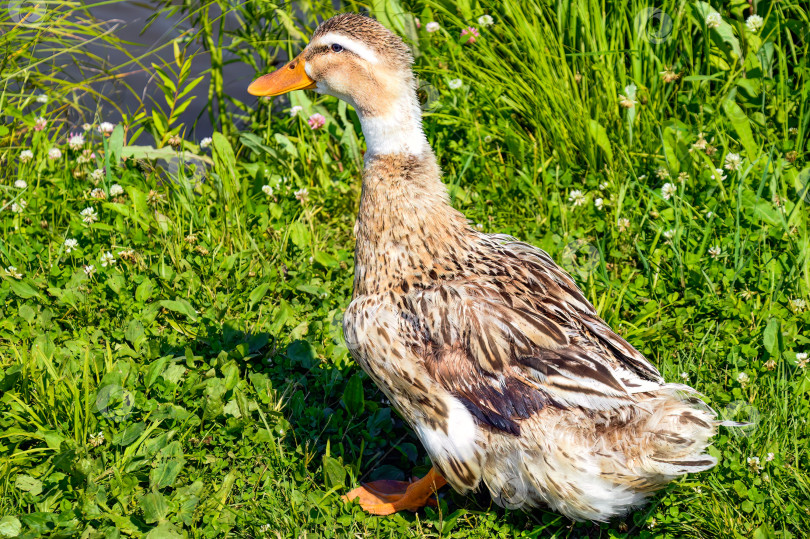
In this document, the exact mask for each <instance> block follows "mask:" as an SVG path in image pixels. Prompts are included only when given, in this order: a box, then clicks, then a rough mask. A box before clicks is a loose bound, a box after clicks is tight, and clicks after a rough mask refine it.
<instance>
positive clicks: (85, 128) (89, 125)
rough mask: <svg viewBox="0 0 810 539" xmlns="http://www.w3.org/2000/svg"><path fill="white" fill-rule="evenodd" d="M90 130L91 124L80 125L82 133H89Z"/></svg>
mask: <svg viewBox="0 0 810 539" xmlns="http://www.w3.org/2000/svg"><path fill="white" fill-rule="evenodd" d="M91 129H93V126H92V125H91V124H87V123H85V124H82V131H90V130H91Z"/></svg>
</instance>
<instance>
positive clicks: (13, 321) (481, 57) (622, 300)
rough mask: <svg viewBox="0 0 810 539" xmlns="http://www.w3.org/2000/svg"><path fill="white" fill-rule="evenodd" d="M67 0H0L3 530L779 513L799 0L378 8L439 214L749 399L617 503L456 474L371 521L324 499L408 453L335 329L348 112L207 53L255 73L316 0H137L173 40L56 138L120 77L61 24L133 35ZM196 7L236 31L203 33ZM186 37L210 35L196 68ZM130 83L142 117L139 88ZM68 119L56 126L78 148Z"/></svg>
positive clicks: (347, 228) (794, 356) (786, 524)
mask: <svg viewBox="0 0 810 539" xmlns="http://www.w3.org/2000/svg"><path fill="white" fill-rule="evenodd" d="M61 5H62V6H63V7H58V8H57V7H54V8H53V10H52V12H49V13H51V15H49V17H50V18H48V19H46V20H45V21H44V22H43V23H42V24H40V25H38V26H20V25H18V24H17V23H16V22H13V20H12V18H11V17H12V15H10V14H8V13H7V12H0V24H2V25H4V26H3V28H4V29H5V30H6V31H4V32H0V44H2V45H3V47H4V49H5V50H6V51H19V52H18V53H16V55H15V54H6V56H5V57H4V59H3V60H0V62H5V63H4V64H2V65H3V68H2V70H1V72H2V75H0V81H2V83H3V88H4V91H3V93H2V94H0V108H1V109H2V114H3V115H4V126H0V144H2V146H0V156H3V158H4V162H3V172H4V174H3V176H2V180H0V208H2V211H0V268H2V269H0V392H2V394H1V395H0V455H2V458H0V536H15V535H16V534H18V533H24V534H27V535H25V536H30V537H35V536H48V535H58V534H61V536H77V535H81V534H82V533H86V534H87V536H91V537H92V536H96V535H94V534H98V535H105V536H118V535H117V534H122V533H123V534H124V535H131V536H142V535H146V534H152V535H151V536H153V537H176V536H183V535H184V534H185V535H186V536H190V537H201V536H222V535H228V534H230V535H239V536H265V535H267V536H271V537H273V536H280V537H301V536H303V534H305V533H306V534H308V535H307V536H308V537H310V536H318V537H320V536H324V537H335V536H337V537H344V536H361V537H378V536H379V537H390V536H393V537H403V536H408V537H494V536H504V537H515V536H527V537H545V536H547V535H551V536H555V537H636V536H646V537H653V536H662V537H663V536H667V537H718V536H722V537H752V536H753V537H762V538H768V537H784V538H787V537H801V536H805V535H807V533H808V529H810V515H808V512H807V506H808V498H809V496H808V491H809V490H810V485H809V484H808V475H807V471H806V470H807V467H808V464H810V463H808V456H807V443H808V434H809V433H808V426H807V421H806V418H807V416H808V412H810V401H809V400H808V399H809V395H810V374H808V373H809V372H810V366H808V365H807V364H806V356H802V354H803V353H807V352H810V339H808V338H807V336H806V335H805V333H806V331H807V326H808V323H810V311H809V310H808V301H810V260H808V256H807V253H808V252H810V241H808V240H809V236H808V227H807V225H808V222H807V221H808V220H807V215H808V212H807V202H808V200H810V197H808V196H807V184H808V180H809V179H810V169H808V164H807V156H808V132H810V111H808V109H807V103H808V97H810V96H808V92H810V84H808V81H807V77H808V73H809V72H808V69H807V68H808V65H807V53H808V47H810V45H808V34H807V32H806V28H807V27H808V13H807V11H806V8H804V7H802V5H801V4H799V3H798V2H781V3H771V4H768V3H759V4H758V5H757V12H758V13H759V14H760V15H762V16H763V18H764V21H763V22H764V24H763V26H762V28H761V29H759V30H758V31H757V32H751V31H750V29H749V28H747V26H746V19H747V18H748V16H749V15H750V14H749V12H748V9H749V7H748V4H747V3H743V4H736V3H729V4H723V5H719V4H715V5H714V8H713V9H715V10H717V11H718V13H720V15H721V17H722V20H723V21H724V23H723V24H724V26H718V27H715V28H708V27H707V25H706V16H707V15H708V12H707V10H708V9H709V8H708V5H707V4H701V3H694V2H665V3H664V4H663V5H661V6H660V7H659V9H661V10H662V13H664V14H666V15H667V17H669V18H670V20H671V22H672V25H671V31H670V32H669V33H666V32H664V30H666V28H670V27H659V26H655V27H653V29H652V30H650V29H649V28H647V27H644V26H643V25H642V27H641V30H643V33H639V32H640V27H639V25H638V22H637V21H638V19H637V17H638V14H639V13H640V12H642V11H643V9H642V8H644V7H646V5H641V4H636V3H630V4H621V5H618V4H617V5H609V4H600V3H598V2H593V1H591V0H572V1H570V2H563V1H560V2H556V1H555V2H546V1H537V2H533V3H531V2H530V3H524V2H520V3H518V2H512V1H504V2H498V3H477V2H449V1H446V2H445V1H437V0H428V1H424V2H405V3H404V5H400V4H399V3H397V2H387V3H384V5H382V4H381V5H376V4H375V6H374V7H373V9H374V10H376V11H374V13H375V14H376V15H377V16H378V17H379V18H380V19H381V20H383V21H385V22H386V23H387V24H389V25H391V26H392V27H394V28H396V29H397V31H399V32H400V33H402V34H403V35H405V36H406V37H407V38H408V39H410V40H412V42H413V45H414V47H415V49H416V50H418V51H419V53H420V55H419V57H418V59H417V64H416V69H417V72H418V75H419V78H420V94H422V95H423V96H424V98H425V127H426V130H427V133H428V136H429V139H430V140H431V142H432V144H433V147H434V148H435V149H436V152H437V154H438V156H439V159H440V162H441V166H442V168H443V170H444V181H445V182H446V183H447V184H448V186H449V188H450V192H451V196H452V200H453V203H454V205H455V206H456V207H458V208H460V209H461V210H463V211H464V212H465V213H466V214H467V216H468V217H469V218H470V219H471V220H472V221H473V223H476V224H478V225H479V226H480V228H482V229H483V230H484V231H487V232H501V233H508V234H512V235H515V236H517V237H519V238H521V239H524V240H526V241H529V242H531V243H533V244H535V245H538V246H540V247H542V248H543V249H545V250H546V251H548V252H549V253H550V254H551V256H552V257H553V258H554V259H555V260H557V261H559V262H560V263H561V264H562V265H563V266H564V267H566V269H568V270H569V271H570V272H571V273H572V274H573V275H574V277H575V279H576V280H577V281H578V283H579V284H580V286H581V287H582V289H583V291H584V293H585V294H586V296H587V297H588V298H589V299H590V300H591V302H592V303H593V304H594V305H595V306H596V308H597V309H598V311H599V312H600V314H601V315H602V316H603V317H604V318H605V320H607V321H608V323H609V324H611V325H612V326H613V327H614V328H615V329H617V331H619V332H620V333H621V334H622V335H623V336H625V337H626V338H627V339H628V340H629V341H630V342H631V343H632V344H633V345H634V346H636V347H637V348H638V349H639V350H641V351H642V352H643V353H644V354H645V355H647V357H648V358H649V359H650V360H651V361H652V362H653V363H654V364H655V365H656V366H657V367H658V368H659V369H660V370H661V372H662V373H663V375H664V376H665V378H666V379H667V380H668V381H673V382H676V381H684V382H685V383H688V384H690V385H692V386H694V387H696V388H697V389H698V390H700V391H702V392H703V393H704V394H705V395H706V399H707V401H708V402H709V403H710V404H711V405H712V406H713V407H714V408H715V409H717V410H718V412H719V413H720V414H721V416H722V417H724V418H726V419H735V420H743V421H750V422H751V423H752V426H751V427H746V428H744V429H739V430H730V429H722V430H721V432H720V435H719V436H718V437H717V439H716V441H715V444H714V449H712V451H713V452H714V454H715V455H716V456H717V457H719V459H720V464H719V465H718V466H717V467H716V468H715V469H714V470H712V471H710V472H705V473H702V474H697V475H692V476H688V477H686V478H685V479H684V480H682V481H680V482H678V483H675V484H673V485H672V486H671V487H670V488H668V489H667V490H665V491H664V492H662V493H661V494H660V495H658V496H657V497H656V498H655V499H654V501H653V503H652V504H650V505H649V506H647V507H643V508H641V509H639V510H638V511H636V512H635V513H633V514H631V515H629V516H627V517H626V518H623V519H615V520H614V521H611V522H610V523H608V524H604V525H593V524H590V523H580V524H575V525H573V526H572V525H571V523H570V522H569V521H567V520H566V519H564V518H561V517H559V515H556V514H554V513H552V512H549V511H543V510H537V511H534V512H532V513H522V512H510V511H504V510H502V509H498V508H496V507H495V506H493V505H492V504H491V502H490V500H489V498H488V497H487V496H486V495H483V494H481V495H478V496H472V497H461V496H458V495H455V494H452V493H450V492H447V493H446V494H445V495H444V496H443V498H442V500H441V505H440V507H439V508H438V509H437V510H433V509H430V508H428V509H426V510H425V511H423V512H421V513H418V514H416V515H414V514H404V515H397V516H393V517H390V518H376V517H367V516H365V515H363V514H362V512H361V511H360V510H359V509H358V508H357V507H354V506H345V505H344V504H343V503H342V502H341V501H340V499H339V495H340V494H342V493H344V492H345V491H346V490H347V489H348V488H350V487H351V486H353V485H355V484H356V482H357V481H358V480H359V479H360V478H363V479H364V480H365V479H369V478H380V477H386V478H395V479H396V478H399V479H403V478H406V477H410V476H411V474H412V473H414V471H416V472H420V471H424V469H426V467H427V466H428V464H429V462H428V460H427V457H426V454H425V452H424V450H423V449H422V448H421V446H420V445H419V443H418V441H417V439H416V438H415V436H414V435H413V434H412V433H411V432H410V431H409V429H408V428H407V427H406V426H405V425H404V424H403V423H402V421H401V420H400V419H399V418H398V416H397V414H396V413H395V412H394V411H393V410H392V409H391V408H390V405H389V404H388V403H387V401H385V400H384V398H383V395H382V394H381V393H380V392H379V391H378V390H377V388H375V387H374V385H373V383H372V382H371V381H370V380H369V379H368V378H367V377H366V376H365V375H364V374H363V373H362V372H361V371H360V369H359V368H358V366H357V365H356V364H355V363H354V362H353V361H352V360H351V359H350V358H349V356H348V353H347V350H346V347H345V345H344V344H343V341H342V337H341V331H340V327H341V319H342V312H343V309H345V307H346V305H347V304H348V302H349V300H350V295H351V287H352V272H353V257H352V252H353V241H354V240H353V234H352V230H353V226H354V216H355V213H356V205H357V197H358V193H359V182H358V177H359V174H360V169H361V167H362V144H363V143H362V137H361V135H360V130H359V122H358V121H357V118H356V116H355V114H354V112H353V111H351V110H350V109H349V108H348V107H347V106H346V105H345V104H343V103H339V102H337V101H336V100H334V99H332V98H323V97H315V96H313V95H311V94H305V93H303V92H296V93H294V94H292V95H291V96H289V102H287V101H286V100H280V101H278V102H277V103H276V104H275V106H272V107H271V106H270V105H269V104H268V103H266V102H264V101H260V102H249V103H240V102H237V100H235V98H232V97H229V96H224V95H222V89H223V86H222V85H223V80H222V78H221V75H220V76H219V77H218V76H217V73H219V72H221V68H222V65H223V62H225V61H226V60H225V58H227V57H229V56H228V55H227V54H226V52H230V53H233V54H234V55H235V56H236V57H237V58H239V61H242V62H245V63H247V64H249V65H252V66H255V68H256V70H257V72H263V71H265V70H269V69H272V67H271V66H269V65H268V64H272V63H273V62H275V61H276V60H277V59H279V58H280V57H282V55H283V54H287V55H289V54H295V53H296V52H297V51H298V50H300V48H301V47H302V46H303V45H304V41H305V39H306V38H307V36H308V35H309V33H310V32H311V30H312V28H313V27H314V25H315V24H316V23H317V21H318V20H319V17H321V18H322V17H323V16H328V15H329V14H331V13H332V11H331V7H330V6H324V5H320V4H309V3H306V2H304V3H301V4H300V5H299V7H300V9H298V10H296V11H291V10H290V8H289V6H275V5H271V4H268V3H266V2H254V1H249V2H244V3H240V4H238V5H236V6H234V5H231V4H230V3H227V2H216V3H206V4H203V5H202V6H201V5H200V4H198V3H192V2H183V3H173V5H172V6H169V4H168V3H166V4H162V5H163V6H164V8H165V9H166V10H169V11H171V12H174V11H176V12H177V16H178V17H180V18H185V23H188V24H190V26H191V27H192V28H194V29H195V32H196V33H195V34H193V35H187V36H184V38H183V40H179V41H178V42H177V43H175V44H173V47H175V49H174V50H175V54H174V55H173V58H172V60H171V62H169V63H168V64H166V65H161V66H151V65H149V66H147V65H143V64H144V59H143V58H133V59H132V61H131V63H130V64H128V65H127V66H122V69H135V68H137V69H147V70H149V71H150V72H153V73H155V76H156V77H157V78H159V80H160V81H161V87H162V90H163V91H162V93H161V94H158V95H153V96H149V98H150V99H149V100H148V101H147V103H145V104H144V105H143V106H141V107H139V109H138V110H136V111H122V112H123V113H124V122H122V123H121V124H120V125H118V126H116V127H115V129H112V130H107V129H104V128H102V129H99V128H100V124H101V122H102V121H104V120H105V119H104V118H96V117H94V115H93V114H92V113H90V114H88V115H85V116H84V118H85V120H84V121H87V122H88V123H89V124H90V125H89V129H87V130H84V128H83V127H82V126H81V125H68V124H66V120H65V115H64V111H65V110H67V109H68V108H70V107H76V106H77V105H76V104H77V103H78V97H77V96H79V95H81V96H85V95H93V94H92V92H93V89H92V88H93V86H92V84H91V83H92V81H93V80H100V79H103V78H104V77H110V76H114V74H115V73H114V71H113V72H110V73H99V74H97V75H95V76H96V77H97V78H95V79H94V78H93V77H88V79H87V80H86V81H82V82H68V81H65V80H63V79H62V78H60V75H59V69H58V66H60V65H65V64H66V63H68V62H69V61H70V60H69V59H70V58H71V57H72V56H71V54H73V51H77V50H79V49H80V48H81V46H82V44H83V43H86V42H87V41H88V40H93V39H95V40H99V41H104V42H109V46H111V47H120V48H122V49H123V50H126V46H127V45H126V44H125V43H122V42H120V41H117V40H116V39H115V37H114V32H109V27H108V26H105V25H97V24H95V23H89V22H88V23H82V22H81V20H82V19H80V18H77V17H79V16H80V15H81V12H76V11H75V8H76V6H75V5H72V4H71V5H66V4H64V3H62V4H61ZM222 7H224V8H225V10H238V12H237V13H238V15H240V17H241V20H243V21H244V24H243V25H241V26H239V28H238V29H236V30H228V31H226V32H224V33H220V29H219V25H220V22H221V21H222V20H223V18H222V12H223V10H222V9H221V8H222ZM349 7H351V8H354V9H361V8H363V7H364V6H363V5H362V4H359V3H358V4H356V3H351V5H350V6H349ZM71 10H73V11H71ZM68 14H70V16H68ZM483 15H489V16H491V17H492V21H493V23H494V24H492V25H486V24H482V23H481V22H479V20H478V19H479V18H480V17H481V16H483ZM413 16H415V17H418V18H419V19H420V26H421V28H419V29H417V27H416V23H415V20H414V19H413ZM659 18H660V17H659ZM429 22H435V23H438V24H439V29H438V30H436V31H433V32H428V31H427V23H429ZM469 26H474V27H476V28H477V29H478V31H479V34H480V35H479V37H478V38H477V39H476V42H475V43H473V44H466V43H465V42H464V40H463V39H462V38H461V31H462V29H463V28H466V27H469ZM431 28H433V27H431ZM644 32H646V33H644ZM662 32H663V33H662ZM659 38H660V39H659ZM188 39H193V40H199V43H203V45H204V47H205V48H206V49H208V50H215V49H217V47H219V46H220V44H221V45H222V47H223V49H222V50H219V49H217V50H216V54H213V55H212V56H211V70H212V72H211V73H212V74H213V75H214V76H212V77H211V78H210V83H209V86H208V87H207V88H206V87H204V84H203V83H202V82H196V83H195V82H194V81H197V80H198V77H199V76H200V74H197V73H191V72H190V70H189V68H188V65H189V64H188V59H189V57H188V54H187V53H186V49H185V48H184V44H185V43H186V42H187V41H184V40H188ZM220 39H221V40H222V41H221V42H220V41H219V40H220ZM225 48H227V49H228V51H226V50H225ZM735 51H739V54H741V55H742V60H741V59H740V56H739V55H738V54H737V52H735ZM42 59H47V62H45V61H42ZM46 66H47V69H46ZM52 66H56V68H55V69H51V67H52ZM667 72H670V73H672V74H675V75H677V77H675V78H672V77H673V75H666V77H665V75H664V73H667ZM665 78H666V79H668V80H665ZM456 79H458V80H460V81H461V84H460V86H459V85H457V83H455V82H453V83H452V84H451V81H455V80H456ZM631 85H632V86H634V87H635V90H634V93H633V89H632V88H628V87H630V86H631ZM620 94H621V95H624V96H625V97H626V98H628V99H629V101H632V102H633V103H632V105H633V106H632V107H626V106H623V105H622V103H621V98H620V97H619V96H620ZM628 94H629V95H628ZM40 95H45V96H47V98H48V99H47V102H41V101H44V99H41V100H38V99H37V97H38V96H40ZM192 95H198V96H208V98H209V103H210V105H211V106H210V110H211V114H212V115H213V117H214V119H215V124H216V125H219V132H217V133H215V134H214V136H213V137H212V140H211V141H206V143H205V144H201V143H199V142H197V141H193V140H189V139H188V137H186V134H187V133H188V132H190V129H191V127H192V126H188V125H182V124H180V123H179V119H178V115H179V112H178V111H182V109H183V107H185V106H189V105H188V104H187V103H188V99H189V97H190V96H192ZM95 97H96V98H98V99H103V96H101V95H95ZM153 102H154V103H156V104H159V105H161V107H162V111H157V110H156V111H155V112H154V113H152V112H150V113H147V108H146V107H147V106H151V105H152V104H153ZM223 103H224V104H227V105H228V106H224V105H223ZM627 104H629V103H625V105H627ZM294 106H295V107H300V109H296V110H297V112H296V113H295V114H294V115H291V114H290V111H291V107H294ZM229 110H236V111H238V112H236V113H229V112H228V111H229ZM314 114H321V115H323V117H324V119H325V125H323V127H321V128H318V129H312V128H311V126H310V124H309V123H308V121H307V120H308V118H310V117H311V116H312V115H314ZM38 118H43V121H44V122H45V123H44V125H43V124H42V123H39V124H38ZM70 132H73V133H82V134H83V137H84V140H83V142H82V143H81V144H78V145H77V147H76V148H70V145H69V133H70ZM146 133H149V134H151V136H152V138H153V139H154V144H153V143H152V142H151V141H148V137H147V136H146ZM52 150H59V152H60V153H61V156H56V155H55V153H52ZM23 152H30V155H29V154H27V153H26V154H24V153H23ZM730 154H734V155H738V156H739V160H738V159H736V158H735V157H733V156H732V157H729V155H730ZM114 186H120V189H121V191H119V189H117V188H114ZM87 208H92V212H88V213H85V214H82V213H81V212H82V211H84V210H86V209H87ZM91 214H94V215H97V217H98V218H97V220H93V219H91V218H89V217H88V216H89V215H91ZM67 240H75V245H74V243H73V241H71V242H69V243H66V241H67ZM107 253H110V255H111V257H112V260H110V257H108V256H106V254H107ZM572 253H573V254H574V255H576V256H572ZM105 264H106V265H105ZM91 266H92V268H91ZM9 268H14V269H13V270H10V269H9ZM771 455H772V456H771ZM754 458H758V459H759V461H758V464H756V461H755V460H753V459H754ZM749 459H751V460H750V461H749ZM116 530H117V531H116ZM521 534H522V535H521Z"/></svg>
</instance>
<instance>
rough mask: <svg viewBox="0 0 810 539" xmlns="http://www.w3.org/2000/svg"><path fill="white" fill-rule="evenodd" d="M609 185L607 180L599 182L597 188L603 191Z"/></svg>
mask: <svg viewBox="0 0 810 539" xmlns="http://www.w3.org/2000/svg"><path fill="white" fill-rule="evenodd" d="M609 186H610V183H608V182H602V183H600V184H599V190H600V191H604V190H605V189H607V188H608V187H609Z"/></svg>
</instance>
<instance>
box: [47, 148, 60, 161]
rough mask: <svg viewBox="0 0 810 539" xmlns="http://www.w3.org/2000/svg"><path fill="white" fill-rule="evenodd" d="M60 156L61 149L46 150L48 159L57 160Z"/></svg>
mask: <svg viewBox="0 0 810 539" xmlns="http://www.w3.org/2000/svg"><path fill="white" fill-rule="evenodd" d="M61 158H62V150H60V149H59V148H51V149H50V150H48V159H52V160H54V161H55V160H57V159H61Z"/></svg>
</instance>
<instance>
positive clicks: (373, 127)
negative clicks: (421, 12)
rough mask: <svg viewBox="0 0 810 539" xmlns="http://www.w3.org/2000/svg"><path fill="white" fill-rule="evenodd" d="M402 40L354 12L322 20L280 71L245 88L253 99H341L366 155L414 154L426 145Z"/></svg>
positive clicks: (410, 61) (410, 57)
mask: <svg viewBox="0 0 810 539" xmlns="http://www.w3.org/2000/svg"><path fill="white" fill-rule="evenodd" d="M412 64H413V55H412V54H411V51H410V49H409V48H408V47H407V45H405V43H404V42H403V41H402V39H401V38H400V37H399V36H397V35H396V34H395V33H393V32H391V31H390V30H388V29H387V28H386V27H384V26H383V25H382V24H380V23H379V22H377V21H375V20H374V19H371V18H369V17H365V16H363V15H359V14H356V13H344V14H341V15H337V16H335V17H332V18H331V19H328V20H326V21H324V22H323V23H322V24H321V25H320V26H319V27H318V29H317V30H315V33H314V34H313V35H312V39H311V40H310V42H309V44H308V45H307V46H306V48H304V50H303V51H301V54H299V55H298V56H297V57H295V58H294V59H293V60H292V61H290V62H289V63H288V64H286V65H285V66H283V67H282V68H281V69H278V70H276V71H274V72H273V73H270V74H268V75H264V76H263V77H259V78H258V79H256V80H255V81H253V83H252V84H251V85H250V86H249V87H248V92H249V93H251V94H253V95H256V96H275V95H281V94H283V93H286V92H290V91H292V90H314V91H316V92H318V93H320V94H327V95H331V96H334V97H337V98H338V99H342V100H343V101H346V102H347V103H348V104H350V105H352V106H353V107H354V108H355V110H356V111H357V113H358V115H359V116H360V121H361V123H362V125H363V133H364V135H365V137H366V143H367V146H368V152H370V153H419V152H421V151H424V149H425V147H426V141H425V138H424V135H423V134H422V128H421V110H420V108H419V102H418V99H417V97H416V86H415V79H414V76H413V73H412V71H411V65H412Z"/></svg>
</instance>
